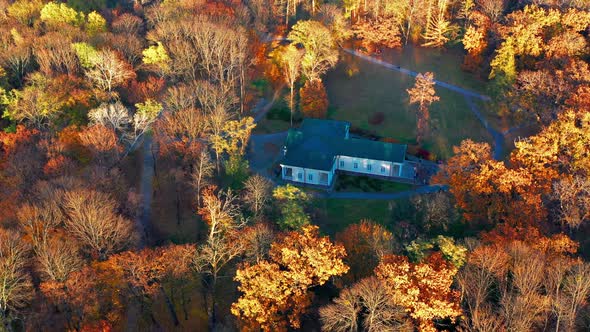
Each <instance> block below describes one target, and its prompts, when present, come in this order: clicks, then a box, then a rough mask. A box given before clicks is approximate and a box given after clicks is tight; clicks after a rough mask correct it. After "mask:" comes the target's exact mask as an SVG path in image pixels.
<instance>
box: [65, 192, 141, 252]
mask: <svg viewBox="0 0 590 332" xmlns="http://www.w3.org/2000/svg"><path fill="white" fill-rule="evenodd" d="M63 208H64V211H65V212H66V219H65V227H66V230H67V231H68V232H69V233H70V234H72V235H73V236H75V237H76V238H78V239H79V240H80V241H81V244H82V246H83V248H85V249H87V251H88V252H90V253H92V254H93V255H96V256H97V257H99V258H101V259H105V258H106V256H107V255H108V254H110V253H113V252H116V251H118V250H121V249H124V248H126V247H129V246H130V245H131V244H133V242H134V235H135V234H134V231H133V224H132V222H131V221H129V220H127V219H125V218H123V217H122V216H120V215H118V214H117V213H116V212H115V208H116V203H115V201H114V200H113V199H112V198H111V197H110V196H109V195H107V194H104V193H101V192H98V191H95V190H91V189H79V190H72V191H68V192H66V193H65V194H64V206H63Z"/></svg>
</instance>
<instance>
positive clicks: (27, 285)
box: [0, 229, 33, 331]
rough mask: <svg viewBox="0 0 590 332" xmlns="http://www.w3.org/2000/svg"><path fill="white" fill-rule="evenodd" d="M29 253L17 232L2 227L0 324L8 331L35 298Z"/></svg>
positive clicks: (0, 239) (0, 241)
mask: <svg viewBox="0 0 590 332" xmlns="http://www.w3.org/2000/svg"><path fill="white" fill-rule="evenodd" d="M28 255H29V248H28V246H27V245H26V244H25V243H24V242H23V241H22V240H21V239H20V237H19V235H18V234H17V233H15V232H12V231H7V230H5V229H0V323H1V324H2V325H0V326H2V328H3V329H5V330H7V331H11V330H12V327H11V325H12V321H13V320H14V319H17V318H18V316H19V314H20V311H21V310H22V309H23V308H24V307H26V306H27V304H28V303H29V301H30V300H31V299H32V298H33V284H32V281H31V276H30V275H29V274H28V273H27V271H26V267H27V260H28Z"/></svg>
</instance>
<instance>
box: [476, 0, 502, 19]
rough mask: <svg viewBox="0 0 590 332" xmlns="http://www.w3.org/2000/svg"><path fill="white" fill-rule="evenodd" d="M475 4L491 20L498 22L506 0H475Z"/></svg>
mask: <svg viewBox="0 0 590 332" xmlns="http://www.w3.org/2000/svg"><path fill="white" fill-rule="evenodd" d="M476 3H477V6H478V7H479V8H480V9H481V11H482V12H483V13H484V14H485V15H486V16H487V17H489V18H490V20H491V21H492V22H494V23H495V22H498V21H499V20H500V18H501V17H502V13H503V12H504V9H505V7H506V0H477V1H476Z"/></svg>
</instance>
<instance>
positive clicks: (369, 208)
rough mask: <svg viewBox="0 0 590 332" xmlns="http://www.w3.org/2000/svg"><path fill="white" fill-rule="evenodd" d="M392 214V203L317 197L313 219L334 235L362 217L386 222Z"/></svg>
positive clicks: (323, 229)
mask: <svg viewBox="0 0 590 332" xmlns="http://www.w3.org/2000/svg"><path fill="white" fill-rule="evenodd" d="M390 215H391V210H390V203H389V202H388V201H381V200H363V199H315V200H314V201H313V215H312V220H313V221H314V224H316V225H318V226H320V228H321V229H322V231H323V232H325V233H326V234H329V235H334V234H336V233H338V232H340V231H342V230H343V229H344V228H346V226H348V225H350V224H354V223H358V222H359V221H360V220H361V219H371V220H373V221H375V222H377V223H380V224H385V223H386V222H388V221H389V219H390V218H389V216H390Z"/></svg>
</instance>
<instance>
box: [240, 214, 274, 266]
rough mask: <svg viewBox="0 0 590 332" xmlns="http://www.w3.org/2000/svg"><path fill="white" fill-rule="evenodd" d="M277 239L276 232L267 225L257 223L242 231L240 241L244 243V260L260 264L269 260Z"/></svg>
mask: <svg viewBox="0 0 590 332" xmlns="http://www.w3.org/2000/svg"><path fill="white" fill-rule="evenodd" d="M275 238H276V234H275V232H274V231H273V229H272V227H271V226H269V225H268V224H267V223H256V224H254V225H253V226H248V227H245V228H244V229H242V230H241V231H240V241H242V242H244V260H246V261H248V262H251V263H258V262H260V261H261V260H263V259H267V258H268V253H269V251H270V247H271V244H272V243H273V241H274V240H275Z"/></svg>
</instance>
